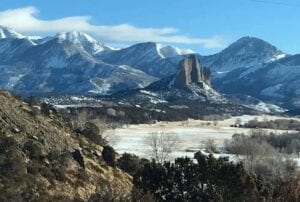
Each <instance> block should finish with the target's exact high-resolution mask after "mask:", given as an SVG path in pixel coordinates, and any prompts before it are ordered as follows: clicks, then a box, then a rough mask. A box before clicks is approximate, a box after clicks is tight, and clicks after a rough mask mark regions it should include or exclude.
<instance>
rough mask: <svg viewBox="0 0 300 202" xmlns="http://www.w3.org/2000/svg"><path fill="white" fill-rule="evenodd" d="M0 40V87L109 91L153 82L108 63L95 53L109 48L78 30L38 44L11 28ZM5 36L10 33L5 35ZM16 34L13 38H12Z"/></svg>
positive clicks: (30, 91)
mask: <svg viewBox="0 0 300 202" xmlns="http://www.w3.org/2000/svg"><path fill="white" fill-rule="evenodd" d="M4 33H5V36H6V37H5V38H3V39H0V47H1V49H0V50H1V51H0V58H1V59H0V61H1V63H0V69H1V76H0V86H1V87H3V88H7V89H10V90H13V91H16V92H19V93H22V94H35V95H42V94H53V93H59V94H60V93H78V94H89V93H97V94H110V93H114V92H117V91H120V90H128V89H133V88H141V87H145V86H147V85H149V84H150V83H151V82H153V81H156V78H154V77H152V76H150V75H147V74H146V73H144V72H142V71H139V70H137V69H135V68H132V67H130V66H128V65H127V66H125V65H113V64H108V63H105V62H103V61H101V60H100V59H98V58H96V57H95V56H94V55H95V54H99V53H100V52H108V51H111V50H112V49H111V48H109V47H107V46H104V45H103V44H101V43H99V42H97V41H96V40H95V39H93V38H92V37H90V36H89V35H87V34H84V33H79V32H70V33H59V34H57V35H56V36H54V37H48V38H46V39H45V40H41V39H40V42H39V43H33V42H32V41H31V40H30V39H29V38H28V37H21V36H22V35H21V34H17V33H16V32H13V31H11V33H13V34H11V35H8V34H7V33H8V32H7V31H5V32H4ZM8 36H11V37H9V38H8ZM15 36H16V37H15Z"/></svg>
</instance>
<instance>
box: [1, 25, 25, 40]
mask: <svg viewBox="0 0 300 202" xmlns="http://www.w3.org/2000/svg"><path fill="white" fill-rule="evenodd" d="M7 38H13V39H23V38H26V37H25V36H23V35H22V34H19V33H17V32H15V31H14V30H12V29H10V28H8V27H4V26H1V25H0V39H7Z"/></svg>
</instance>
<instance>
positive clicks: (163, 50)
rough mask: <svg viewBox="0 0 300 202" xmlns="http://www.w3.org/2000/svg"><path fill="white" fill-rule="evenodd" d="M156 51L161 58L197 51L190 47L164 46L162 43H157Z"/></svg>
mask: <svg viewBox="0 0 300 202" xmlns="http://www.w3.org/2000/svg"><path fill="white" fill-rule="evenodd" d="M156 51H157V53H158V54H159V56H160V57H161V58H169V57H176V56H179V55H189V54H193V53H195V52H194V51H192V50H190V49H180V48H177V47H173V46H163V45H162V44H159V43H157V44H156Z"/></svg>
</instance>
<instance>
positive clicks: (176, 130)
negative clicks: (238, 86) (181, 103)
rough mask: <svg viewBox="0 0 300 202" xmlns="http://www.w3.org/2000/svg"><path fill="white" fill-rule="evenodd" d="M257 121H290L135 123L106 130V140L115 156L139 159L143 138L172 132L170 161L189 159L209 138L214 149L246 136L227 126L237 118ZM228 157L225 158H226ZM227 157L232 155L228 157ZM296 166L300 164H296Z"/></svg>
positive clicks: (144, 144)
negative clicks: (237, 136) (173, 146)
mask: <svg viewBox="0 0 300 202" xmlns="http://www.w3.org/2000/svg"><path fill="white" fill-rule="evenodd" d="M255 118H257V119H258V120H259V121H263V120H275V119H294V120H298V121H299V120H300V119H299V118H298V119H297V118H287V117H279V116H270V115H261V116H249V115H244V116H238V117H232V118H230V119H226V120H223V121H202V120H188V121H181V122H159V123H156V124H139V125H129V126H127V127H123V128H119V129H115V130H114V131H109V133H110V134H111V135H110V136H109V138H108V139H109V141H110V143H111V144H112V145H113V147H114V148H115V149H116V150H117V152H119V153H125V152H127V153H133V154H136V155H138V156H141V157H146V158H147V157H149V151H150V149H151V148H150V146H149V144H148V143H147V137H149V134H151V133H153V132H161V131H163V132H165V133H172V134H174V135H176V136H177V137H178V142H179V143H178V146H177V148H176V150H175V151H174V152H172V154H171V155H172V158H175V157H180V156H190V157H193V155H194V152H195V151H198V150H202V149H203V148H204V143H205V142H206V141H207V140H209V139H212V140H214V141H215V143H216V145H217V146H218V147H221V146H222V145H223V143H224V140H226V139H231V137H232V135H233V134H235V133H245V134H247V133H249V131H250V130H251V129H250V128H237V127H231V125H234V124H235V122H236V120H237V119H240V120H241V123H245V122H248V121H249V120H253V119H255ZM264 130H267V131H274V132H276V133H278V134H279V133H283V132H293V131H285V130H272V129H264ZM226 156H228V155H226ZM230 158H233V156H231V155H230ZM299 163H300V162H299Z"/></svg>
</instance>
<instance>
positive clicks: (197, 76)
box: [174, 54, 210, 88]
mask: <svg viewBox="0 0 300 202" xmlns="http://www.w3.org/2000/svg"><path fill="white" fill-rule="evenodd" d="M203 82H204V83H206V84H207V85H210V70H209V68H202V67H201V65H200V61H199V59H198V57H197V56H196V55H195V54H192V55H190V56H189V57H187V58H185V59H183V60H182V61H181V62H180V64H179V70H178V72H177V74H176V77H175V79H174V85H175V87H177V88H186V87H188V86H189V85H190V84H192V83H195V84H198V85H200V86H203V85H202V84H203Z"/></svg>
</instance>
